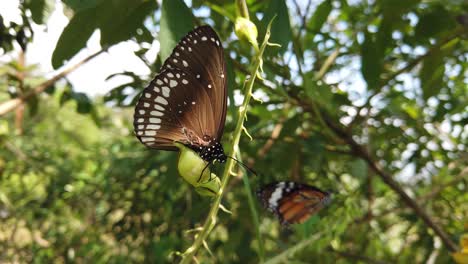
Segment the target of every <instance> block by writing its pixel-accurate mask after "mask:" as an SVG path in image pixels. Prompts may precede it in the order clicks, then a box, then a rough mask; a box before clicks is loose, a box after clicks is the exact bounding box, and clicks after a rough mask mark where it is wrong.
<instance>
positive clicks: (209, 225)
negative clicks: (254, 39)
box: [180, 20, 273, 264]
mask: <svg viewBox="0 0 468 264" xmlns="http://www.w3.org/2000/svg"><path fill="white" fill-rule="evenodd" d="M272 21H273V20H272ZM272 21H270V23H269V24H268V27H267V30H266V33H265V38H264V40H263V43H262V46H261V47H260V50H259V51H258V53H257V56H256V57H255V59H254V65H253V69H252V72H251V74H250V79H249V80H248V81H247V85H246V87H247V88H246V92H245V97H244V102H243V103H242V106H241V107H240V110H239V115H238V118H237V124H236V128H235V130H234V138H233V142H232V149H231V150H230V152H229V153H228V156H231V157H234V156H235V154H236V152H238V151H239V140H240V136H241V134H242V131H243V129H242V128H243V127H244V120H245V118H246V115H247V108H248V105H249V102H250V98H251V97H252V88H253V84H254V81H255V79H256V77H257V76H258V74H259V69H260V65H261V63H262V56H263V52H264V51H265V48H266V46H267V45H268V44H270V43H268V39H269V38H270V28H271V22H272ZM233 165H234V160H232V159H229V160H228V161H227V163H226V166H225V168H224V172H223V176H222V181H221V188H220V190H219V195H218V196H216V198H215V200H214V202H213V205H212V206H211V209H210V212H209V213H208V216H207V218H206V220H205V223H204V224H203V227H202V231H201V232H200V234H198V236H197V237H196V239H195V241H194V243H193V244H192V246H190V247H189V248H188V249H187V250H186V251H185V252H184V253H183V254H182V261H181V262H180V263H181V264H184V263H190V261H192V259H193V257H194V256H195V254H196V253H197V251H198V249H199V248H200V246H201V245H203V241H205V239H206V238H207V237H208V234H209V233H210V231H211V230H212V229H213V227H214V226H215V224H216V215H217V213H218V210H219V205H220V203H221V199H222V198H223V194H224V189H225V188H226V186H227V184H228V182H229V178H230V176H231V173H230V172H231V170H232V167H233Z"/></svg>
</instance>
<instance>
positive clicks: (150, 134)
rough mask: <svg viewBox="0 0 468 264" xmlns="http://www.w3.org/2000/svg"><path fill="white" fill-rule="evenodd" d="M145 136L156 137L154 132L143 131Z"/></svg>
mask: <svg viewBox="0 0 468 264" xmlns="http://www.w3.org/2000/svg"><path fill="white" fill-rule="evenodd" d="M145 136H156V131H153V130H147V131H145Z"/></svg>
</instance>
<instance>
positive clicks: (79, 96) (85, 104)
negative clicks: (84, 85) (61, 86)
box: [71, 92, 93, 114]
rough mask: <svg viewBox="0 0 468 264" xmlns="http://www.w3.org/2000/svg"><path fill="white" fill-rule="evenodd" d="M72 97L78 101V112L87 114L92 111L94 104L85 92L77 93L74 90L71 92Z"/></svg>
mask: <svg viewBox="0 0 468 264" xmlns="http://www.w3.org/2000/svg"><path fill="white" fill-rule="evenodd" d="M71 97H72V99H74V100H75V101H76V103H77V105H76V110H77V112H78V113H81V114H87V113H89V112H91V110H92V107H93V104H92V103H91V100H90V99H89V97H88V96H87V95H86V94H85V93H76V92H73V93H72V94H71Z"/></svg>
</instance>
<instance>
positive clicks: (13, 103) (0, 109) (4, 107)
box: [0, 50, 104, 116]
mask: <svg viewBox="0 0 468 264" xmlns="http://www.w3.org/2000/svg"><path fill="white" fill-rule="evenodd" d="M102 52H104V50H100V51H98V52H96V53H94V54H91V55H89V56H88V57H86V58H84V59H83V60H82V61H80V62H78V63H76V64H75V65H72V66H70V67H69V68H67V69H65V70H63V71H62V72H61V73H59V74H57V75H55V76H54V77H52V78H51V79H49V80H47V81H45V82H43V83H41V84H39V85H38V86H36V87H35V88H33V89H31V90H30V91H28V92H26V93H24V94H23V95H21V96H19V97H18V98H15V99H11V100H8V101H6V102H3V103H2V104H0V116H2V115H5V114H7V113H9V112H10V111H12V110H14V109H15V108H17V107H18V106H20V105H22V104H24V103H25V102H26V101H27V100H29V99H30V98H31V97H33V96H34V95H36V94H39V93H41V92H43V91H44V90H45V89H47V87H49V86H51V85H53V84H54V83H55V82H57V81H58V80H60V79H62V78H63V77H65V76H67V75H68V74H69V73H71V72H73V71H74V70H76V69H77V68H79V67H80V66H81V65H83V64H85V63H86V62H88V61H89V60H91V59H93V58H94V57H96V56H98V55H99V54H101V53H102Z"/></svg>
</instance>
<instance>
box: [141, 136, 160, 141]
mask: <svg viewBox="0 0 468 264" xmlns="http://www.w3.org/2000/svg"><path fill="white" fill-rule="evenodd" d="M155 140H156V139H155V138H152V137H142V138H141V141H142V142H148V141H155Z"/></svg>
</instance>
